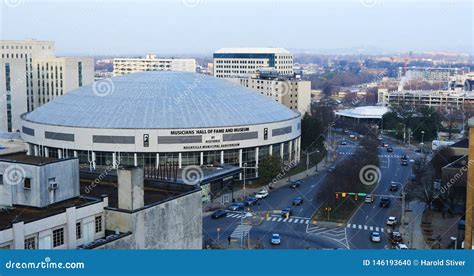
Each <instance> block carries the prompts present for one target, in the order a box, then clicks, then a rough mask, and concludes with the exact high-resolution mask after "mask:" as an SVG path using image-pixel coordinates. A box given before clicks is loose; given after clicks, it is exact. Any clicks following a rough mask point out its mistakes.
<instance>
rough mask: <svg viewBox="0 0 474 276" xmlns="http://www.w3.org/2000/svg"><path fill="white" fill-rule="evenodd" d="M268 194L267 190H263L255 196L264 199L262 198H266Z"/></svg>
mask: <svg viewBox="0 0 474 276" xmlns="http://www.w3.org/2000/svg"><path fill="white" fill-rule="evenodd" d="M267 196H268V192H267V190H261V191H259V192H258V193H257V194H256V195H255V198H257V199H262V198H266V197H267Z"/></svg>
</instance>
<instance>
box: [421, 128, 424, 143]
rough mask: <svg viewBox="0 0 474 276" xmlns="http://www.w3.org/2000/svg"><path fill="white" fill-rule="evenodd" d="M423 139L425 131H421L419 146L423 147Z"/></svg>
mask: <svg viewBox="0 0 474 276" xmlns="http://www.w3.org/2000/svg"><path fill="white" fill-rule="evenodd" d="M424 138H425V131H424V130H422V131H421V144H422V145H423V139H424Z"/></svg>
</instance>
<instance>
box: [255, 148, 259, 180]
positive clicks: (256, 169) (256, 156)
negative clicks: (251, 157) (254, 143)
mask: <svg viewBox="0 0 474 276" xmlns="http://www.w3.org/2000/svg"><path fill="white" fill-rule="evenodd" d="M255 177H258V147H256V148H255Z"/></svg>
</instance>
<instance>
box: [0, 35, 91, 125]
mask: <svg viewBox="0 0 474 276" xmlns="http://www.w3.org/2000/svg"><path fill="white" fill-rule="evenodd" d="M0 55H1V60H0V86H1V88H2V89H0V105H1V107H2V108H0V131H10V132H11V131H16V130H18V129H19V126H20V115H21V114H23V113H25V112H30V111H32V110H33V109H35V108H36V107H38V106H40V105H42V104H44V103H46V102H48V101H50V100H52V99H54V98H56V97H58V96H61V95H63V94H65V93H66V92H68V91H70V90H72V89H74V88H77V87H80V86H83V85H86V84H89V83H92V82H93V81H94V60H93V59H92V58H77V57H56V56H55V55H54V42H52V41H37V40H18V41H16V40H15V41H14V40H1V41H0ZM4 107H5V108H4Z"/></svg>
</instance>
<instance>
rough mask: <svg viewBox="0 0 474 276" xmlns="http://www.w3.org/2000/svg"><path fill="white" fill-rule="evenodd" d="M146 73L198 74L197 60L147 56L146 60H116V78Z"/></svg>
mask: <svg viewBox="0 0 474 276" xmlns="http://www.w3.org/2000/svg"><path fill="white" fill-rule="evenodd" d="M145 71H179V72H192V73H194V72H196V60H195V59H182V58H157V57H156V55H146V56H145V58H115V59H114V76H122V75H126V74H130V73H136V72H145Z"/></svg>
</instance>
